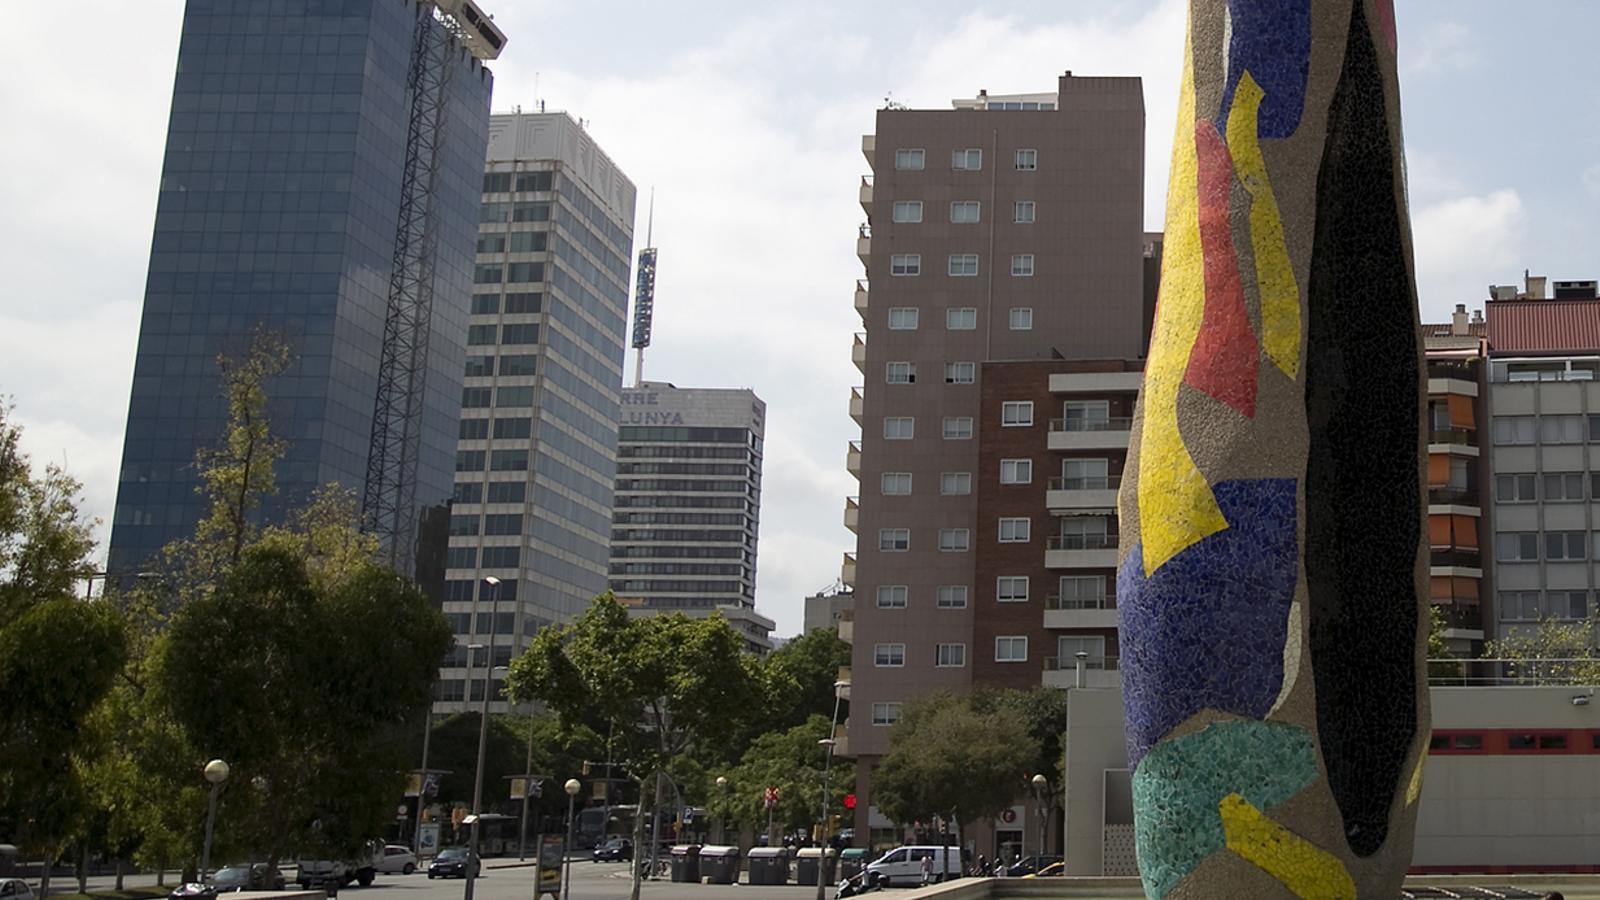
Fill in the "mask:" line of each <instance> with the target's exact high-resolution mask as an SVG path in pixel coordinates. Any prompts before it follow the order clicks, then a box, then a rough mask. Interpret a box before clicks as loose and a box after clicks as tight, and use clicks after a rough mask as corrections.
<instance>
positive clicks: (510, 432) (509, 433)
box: [494, 417, 533, 440]
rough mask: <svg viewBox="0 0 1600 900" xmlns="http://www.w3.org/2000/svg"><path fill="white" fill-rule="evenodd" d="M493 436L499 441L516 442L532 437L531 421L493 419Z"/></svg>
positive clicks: (523, 419)
mask: <svg viewBox="0 0 1600 900" xmlns="http://www.w3.org/2000/svg"><path fill="white" fill-rule="evenodd" d="M494 436H495V438H496V439H499V440H517V439H519V438H526V437H533V419H530V418H526V417H524V418H517V419H495V420H494Z"/></svg>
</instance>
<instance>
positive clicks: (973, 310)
mask: <svg viewBox="0 0 1600 900" xmlns="http://www.w3.org/2000/svg"><path fill="white" fill-rule="evenodd" d="M944 327H945V330H946V331H972V330H973V329H975V328H977V327H978V310H977V307H973V306H951V307H947V308H946V309H945V311H944Z"/></svg>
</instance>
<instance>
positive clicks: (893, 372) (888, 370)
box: [883, 362, 917, 384]
mask: <svg viewBox="0 0 1600 900" xmlns="http://www.w3.org/2000/svg"><path fill="white" fill-rule="evenodd" d="M883 380H884V381H887V382H888V383H890V384H912V383H913V382H915V381H916V380H917V364H916V363H911V362H892V363H886V364H885V365H884V374H883Z"/></svg>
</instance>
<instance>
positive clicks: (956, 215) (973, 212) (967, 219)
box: [950, 200, 983, 225]
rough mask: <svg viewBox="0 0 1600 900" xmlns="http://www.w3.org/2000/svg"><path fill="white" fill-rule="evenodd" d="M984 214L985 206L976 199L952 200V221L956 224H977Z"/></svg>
mask: <svg viewBox="0 0 1600 900" xmlns="http://www.w3.org/2000/svg"><path fill="white" fill-rule="evenodd" d="M982 216H983V206H982V204H980V203H979V202H978V201H976V200H952V201H950V221H951V222H952V223H954V224H956V225H976V224H977V223H978V222H979V221H980V220H981V219H982Z"/></svg>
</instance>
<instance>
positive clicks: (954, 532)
mask: <svg viewBox="0 0 1600 900" xmlns="http://www.w3.org/2000/svg"><path fill="white" fill-rule="evenodd" d="M971 544H972V532H970V531H968V530H967V529H965V528H941V529H939V549H940V550H941V551H943V552H945V553H965V552H967V548H968V547H969V546H971Z"/></svg>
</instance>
